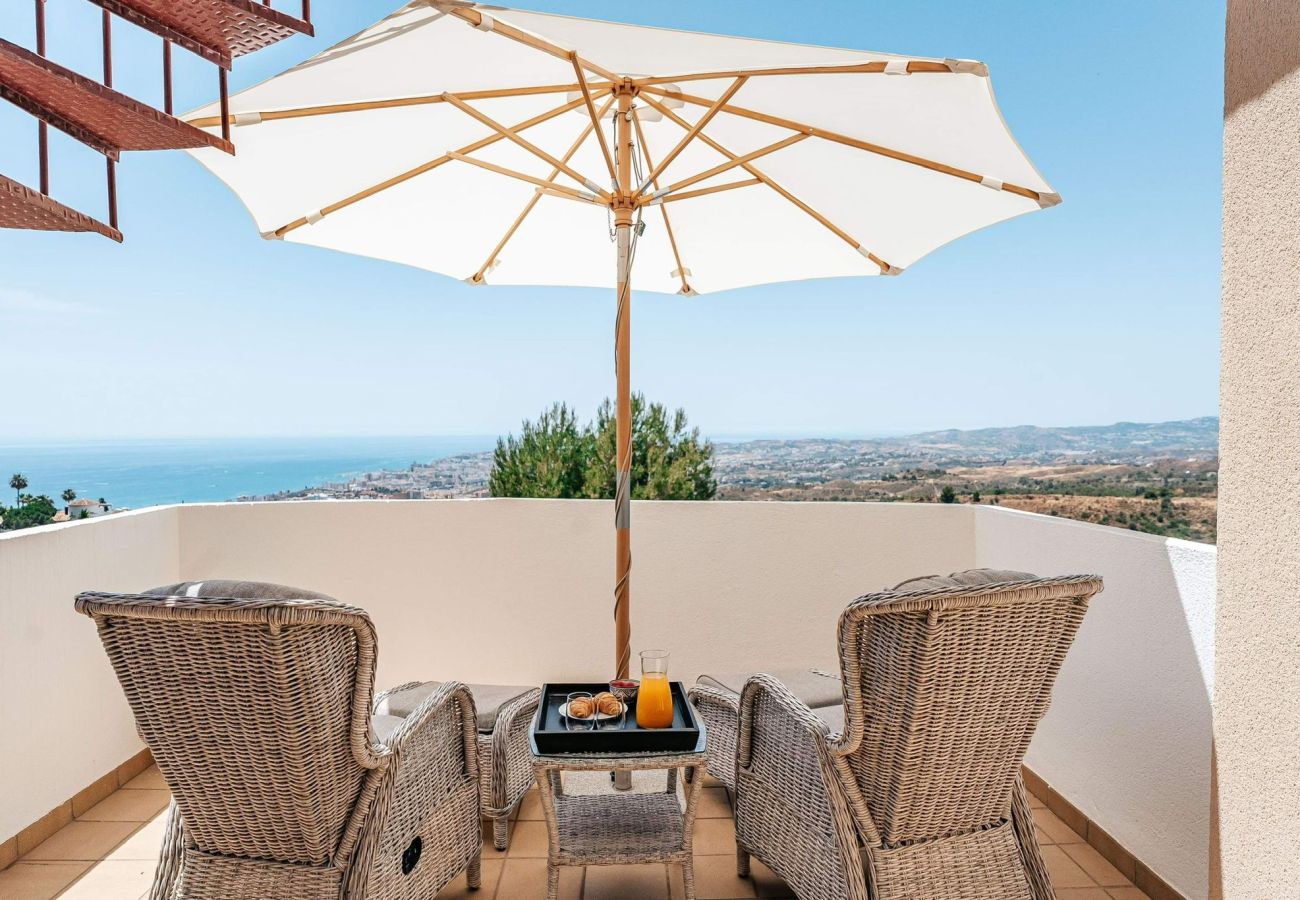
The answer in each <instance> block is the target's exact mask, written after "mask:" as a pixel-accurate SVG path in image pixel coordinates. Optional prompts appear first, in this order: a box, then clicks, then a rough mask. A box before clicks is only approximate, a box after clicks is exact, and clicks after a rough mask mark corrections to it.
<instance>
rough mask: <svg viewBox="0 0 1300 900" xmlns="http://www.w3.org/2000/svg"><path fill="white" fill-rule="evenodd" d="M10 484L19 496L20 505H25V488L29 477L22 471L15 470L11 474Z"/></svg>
mask: <svg viewBox="0 0 1300 900" xmlns="http://www.w3.org/2000/svg"><path fill="white" fill-rule="evenodd" d="M9 486H10V487H11V488H13V489H14V494H15V495H16V496H17V497H18V505H19V506H22V505H23V489H24V488H26V487H27V479H26V478H24V477H23V473H22V472H15V473H14V474H13V475H11V476H9Z"/></svg>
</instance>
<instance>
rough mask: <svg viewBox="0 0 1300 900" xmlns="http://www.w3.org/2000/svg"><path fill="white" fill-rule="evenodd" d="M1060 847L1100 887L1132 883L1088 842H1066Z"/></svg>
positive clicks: (1122, 885) (1123, 885) (1126, 885)
mask: <svg viewBox="0 0 1300 900" xmlns="http://www.w3.org/2000/svg"><path fill="white" fill-rule="evenodd" d="M1062 849H1064V850H1065V852H1066V853H1067V854H1069V857H1070V859H1072V860H1074V861H1075V862H1077V863H1078V864H1079V865H1080V867H1082V869H1083V871H1085V872H1087V873H1088V877H1089V878H1091V879H1092V880H1093V881H1095V882H1097V884H1099V885H1101V886H1102V887H1128V886H1130V885H1132V883H1133V882H1131V881H1129V880H1128V879H1127V878H1125V877H1124V873H1123V872H1121V871H1120V870H1119V869H1117V868H1115V867H1114V866H1113V865H1111V864H1110V861H1109V860H1108V859H1106V857H1104V856H1102V855H1101V854H1100V853H1098V852H1097V851H1096V849H1095V848H1093V847H1092V846H1091V845H1090V844H1067V845H1066V846H1065V847H1063V848H1062Z"/></svg>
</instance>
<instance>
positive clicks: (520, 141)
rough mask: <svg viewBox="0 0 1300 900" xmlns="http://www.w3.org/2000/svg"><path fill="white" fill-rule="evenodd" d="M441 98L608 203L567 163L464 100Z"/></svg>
mask: <svg viewBox="0 0 1300 900" xmlns="http://www.w3.org/2000/svg"><path fill="white" fill-rule="evenodd" d="M443 96H444V97H446V98H447V102H448V103H450V104H451V105H452V106H454V107H456V108H457V109H459V110H460V111H461V112H463V113H465V115H467V116H470V117H471V118H473V119H476V120H477V121H479V122H481V123H482V124H484V125H486V126H487V127H488V128H491V129H492V130H493V131H495V132H497V133H498V134H500V135H501V136H502V137H505V138H507V139H508V140H510V141H511V142H512V143H514V144H516V145H518V146H520V147H522V148H523V149H525V150H527V151H528V152H529V153H531V154H533V156H536V157H537V158H538V159H541V160H543V161H545V162H548V163H550V164H551V165H552V166H554V167H555V168H557V169H559V170H560V171H561V172H563V173H564V174H565V175H568V176H569V177H570V178H572V179H573V180H574V181H576V182H578V184H580V185H582V186H583V187H585V188H586V189H587V190H589V191H591V192H592V193H593V194H595V195H596V196H597V197H599V198H600V199H602V200H605V201H608V200H609V199H610V195H609V191H607V190H605V189H604V188H602V187H601V186H600V185H599V184H597V183H596V182H594V181H592V180H591V179H590V178H588V177H587V176H586V175H583V174H581V173H580V172H575V171H574V170H573V169H572V168H571V167H570V166H569V164H568V163H564V162H561V161H560V160H558V159H556V158H555V157H554V156H552V155H551V154H549V153H547V152H546V151H545V150H543V149H542V148H541V147H538V146H537V145H536V144H534V143H533V142H532V141H529V140H527V139H526V138H523V137H520V136H519V135H518V134H516V133H515V130H514V129H512V128H507V127H506V126H505V125H502V124H501V123H500V122H498V121H496V120H495V119H493V118H492V117H491V116H489V115H487V114H486V113H482V112H479V111H478V110H477V109H475V108H474V107H472V106H470V105H469V104H468V103H466V102H465V101H464V100H462V99H460V98H459V97H457V96H456V95H455V94H450V93H448V94H444V95H443ZM586 102H588V100H587V97H586V96H585V95H584V96H583V97H581V98H579V100H578V101H577V103H578V104H583V103H586Z"/></svg>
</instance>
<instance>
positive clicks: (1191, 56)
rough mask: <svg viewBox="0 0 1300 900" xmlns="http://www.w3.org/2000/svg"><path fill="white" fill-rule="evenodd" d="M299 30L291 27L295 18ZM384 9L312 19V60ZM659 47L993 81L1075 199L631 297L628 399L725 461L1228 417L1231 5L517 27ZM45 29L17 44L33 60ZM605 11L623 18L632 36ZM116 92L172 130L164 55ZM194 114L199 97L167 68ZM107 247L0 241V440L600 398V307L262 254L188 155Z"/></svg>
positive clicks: (512, 411) (134, 179)
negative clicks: (161, 107)
mask: <svg viewBox="0 0 1300 900" xmlns="http://www.w3.org/2000/svg"><path fill="white" fill-rule="evenodd" d="M290 5H292V4H290ZM398 5H400V4H399V2H398V0H347V2H343V0H318V2H316V3H315V4H313V6H314V12H315V18H316V25H317V33H318V36H317V37H316V38H315V39H314V40H309V39H306V38H295V39H293V40H290V41H287V42H285V43H283V44H281V45H278V46H276V47H273V48H271V49H269V50H266V51H263V52H261V53H259V54H256V55H253V56H250V57H246V58H244V59H241V60H239V61H238V62H237V64H236V67H235V71H234V73H233V75H232V79H231V83H232V88H233V89H235V90H238V89H240V88H242V87H245V86H247V85H249V84H252V83H254V82H256V81H260V80H262V79H263V78H266V77H267V76H269V75H272V74H274V73H276V72H278V71H281V70H282V69H284V68H286V67H287V66H289V65H292V64H293V63H296V62H298V61H300V60H301V59H304V58H306V57H308V56H311V55H313V54H314V53H316V52H318V51H319V50H321V49H323V48H324V47H326V46H328V45H330V44H332V43H334V42H335V41H337V40H339V39H341V38H342V37H345V36H347V35H349V34H351V33H353V32H355V31H357V30H359V29H360V28H362V27H364V26H365V25H367V24H369V23H370V22H372V21H374V20H376V19H378V18H380V17H381V16H382V15H384V14H386V13H387V12H389V11H390V10H392V9H393V8H396V7H397V6H398ZM528 5H529V6H530V7H531V8H535V9H539V10H546V11H553V12H561V13H567V14H573V15H586V16H593V17H603V18H615V17H623V18H625V19H627V20H631V21H637V22H640V23H644V24H653V25H663V26H670V27H677V28H688V29H694V30H700V31H717V32H727V33H736V34H743V35H748V36H754V37H762V38H770V39H776V40H789V41H798V42H804V43H820V44H832V45H836V46H848V47H859V48H862V49H870V50H882V51H890V52H897V53H902V54H917V55H925V56H937V57H969V58H976V59H981V60H984V61H985V62H987V63H988V64H989V66H990V68H991V71H992V75H993V79H994V86H995V87H996V89H997V92H998V99H999V102H1000V104H1001V106H1002V110H1003V113H1004V115H1005V116H1006V118H1007V121H1008V123H1009V125H1010V126H1011V128H1012V130H1013V131H1014V132H1015V134H1016V137H1017V138H1018V139H1019V141H1020V143H1021V145H1022V146H1023V147H1024V148H1025V150H1026V152H1027V153H1028V154H1029V155H1030V156H1031V158H1032V159H1033V160H1034V162H1035V163H1036V164H1037V166H1038V167H1039V169H1040V170H1041V171H1042V172H1043V173H1044V175H1045V176H1046V177H1047V178H1048V179H1049V180H1050V181H1051V182H1052V184H1053V186H1054V187H1055V188H1056V189H1057V190H1058V191H1060V193H1061V194H1062V195H1063V196H1064V197H1065V203H1064V204H1063V205H1062V206H1060V207H1058V208H1056V209H1053V210H1049V211H1047V212H1046V213H1043V214H1040V215H1032V216H1027V217H1024V218H1021V219H1017V220H1014V221H1011V222H1009V223H1005V224H1002V225H999V226H995V227H994V228H991V229H987V230H985V231H983V232H980V233H978V234H975V235H972V236H970V237H967V238H965V239H963V240H961V241H958V242H956V243H954V244H952V245H950V246H948V247H946V248H943V249H942V250H940V251H938V252H936V253H935V254H933V255H931V256H930V257H928V258H926V259H925V260H923V261H922V262H921V263H919V264H917V265H916V266H914V267H912V268H911V269H909V271H908V272H907V273H906V275H905V276H903V277H901V278H896V279H856V280H854V279H841V280H833V281H823V282H806V283H797V284H786V285H775V286H768V287H758V288H750V289H746V290H742V291H733V292H729V293H722V294H713V295H708V296H704V297H698V298H682V297H663V296H659V295H648V294H647V295H641V296H640V297H639V298H638V299H637V303H636V306H635V313H634V316H635V318H634V322H633V372H632V377H633V385H634V387H635V389H638V390H643V391H645V392H646V393H647V394H648V395H649V396H650V397H651V398H653V399H657V400H662V401H664V402H667V403H670V404H673V405H680V406H684V407H685V408H686V409H687V411H688V413H689V415H690V417H691V419H692V421H693V422H694V423H696V424H698V425H700V426H701V427H702V429H703V430H704V431H705V432H706V433H708V434H712V435H715V436H732V435H754V434H768V435H813V434H818V435H870V434H881V433H898V432H905V431H915V430H923V429H929V428H945V427H960V428H971V427H980V426H986V425H1015V424H1038V425H1074V424H1098V423H1107V422H1112V421H1117V420H1121V419H1127V420H1136V421H1153V420H1162V419H1177V418H1185V417H1190V416H1198V415H1212V414H1214V413H1215V411H1216V409H1217V405H1218V301H1219V258H1220V239H1219V219H1220V217H1219V209H1220V171H1221V135H1222V58H1223V21H1224V9H1223V4H1222V2H1217V0H1143V2H1140V3H1134V2H1132V0H1097V2H1091V3H1086V4H1084V3H1044V2H1041V0H991V2H982V3H978V4H976V3H968V2H959V0H873V2H870V3H863V2H860V0H856V2H847V0H846V2H820V3H800V4H792V3H785V2H782V3H777V2H757V0H744V2H742V0H711V2H708V3H699V2H686V0H663V2H658V3H655V4H641V5H631V6H629V7H628V8H627V12H626V13H624V12H623V11H622V10H621V9H619V8H617V7H615V6H613V5H610V4H603V3H602V4H598V3H593V2H581V0H532V2H531V3H530V4H528ZM30 7H31V4H30V3H27V2H22V3H19V2H11V3H5V4H3V9H0V36H4V37H6V38H9V39H11V40H16V41H18V42H20V43H22V44H24V45H26V46H29V47H30V46H32V45H33V39H32V24H31V8H30ZM48 7H49V13H48V15H49V49H50V55H51V56H52V57H54V58H55V59H57V60H59V61H60V62H63V63H65V64H67V65H71V66H72V67H74V68H77V69H79V70H81V71H84V72H87V73H90V74H97V73H98V70H99V65H100V62H99V54H98V32H97V27H98V25H97V23H98V19H97V15H96V13H97V9H96V8H95V7H92V6H91V5H90V4H87V3H85V2H82V0H49V2H48ZM616 10H617V12H616ZM115 37H116V39H117V40H116V43H115V64H116V70H117V86H118V87H120V88H122V89H123V90H126V91H127V92H128V93H132V94H134V95H135V96H139V97H141V98H143V99H146V100H149V101H150V102H155V103H159V104H160V103H161V99H160V97H161V87H160V84H161V79H160V76H159V71H160V63H159V58H160V57H159V54H160V50H159V42H158V41H157V39H155V38H153V37H151V36H145V35H142V34H141V33H140V32H137V31H135V30H134V29H132V28H130V27H129V26H127V25H125V23H120V22H119V23H118V26H117V28H116V32H115ZM176 59H177V63H178V65H177V70H176V72H177V74H176V80H177V86H178V94H177V107H178V109H189V108H191V107H193V106H196V105H198V104H199V103H202V102H205V101H207V100H209V99H211V97H212V96H213V94H214V93H215V88H216V76H215V72H214V70H213V69H212V67H211V66H208V65H206V64H203V63H200V62H198V61H197V60H194V59H193V58H192V57H189V56H188V54H185V53H183V52H178V53H177V54H176ZM0 106H3V107H4V108H3V109H0V135H2V136H3V140H0V171H2V172H4V173H6V174H8V175H10V176H12V177H16V178H18V179H19V180H21V181H24V182H26V183H28V184H33V185H34V184H35V183H36V140H35V125H34V124H32V121H31V120H30V119H28V118H27V117H26V116H25V115H23V114H22V113H20V112H18V111H17V110H16V109H14V108H13V107H10V106H8V105H7V104H0ZM52 171H53V185H54V194H55V196H56V197H58V198H60V199H64V200H65V201H68V202H71V203H73V205H77V206H79V207H81V208H84V209H86V210H87V211H89V212H92V213H94V214H97V215H102V210H103V208H104V199H103V186H102V179H103V164H102V162H101V160H100V159H99V157H97V156H95V155H94V154H92V153H90V152H89V151H86V150H84V149H82V148H80V147H79V146H78V145H75V144H74V143H73V142H72V141H71V140H70V139H67V138H65V137H63V136H62V135H55V136H54V137H53V161H52ZM119 197H120V207H121V223H122V228H123V231H124V232H125V233H126V243H125V244H124V245H122V246H118V245H116V244H113V243H111V242H109V241H107V240H104V239H102V238H97V237H92V236H79V235H72V236H68V235H54V234H43V233H34V232H13V231H0V342H2V343H3V350H2V351H0V381H3V383H4V384H5V385H6V388H7V389H6V391H5V403H4V411H3V413H0V443H3V442H4V439H5V438H6V437H11V438H14V439H60V438H66V437H74V438H75V437H95V438H116V437H124V438H125V437H171V436H178V437H179V436H184V437H203V436H257V435H318V434H319V435H369V434H379V435H383V434H394V435H395V434H493V433H499V432H502V431H505V430H509V429H511V428H515V427H517V424H518V422H519V420H520V419H522V418H524V417H527V416H532V415H534V414H535V413H536V412H537V411H538V410H540V409H541V408H542V407H544V406H545V405H547V404H549V403H550V402H551V401H553V400H566V401H569V402H570V403H574V404H576V405H577V406H578V408H579V409H580V410H581V411H582V412H584V413H590V412H591V411H592V410H593V409H594V406H595V404H596V403H597V402H598V401H599V399H600V398H601V397H603V396H605V395H607V394H608V393H610V392H611V391H612V390H613V372H612V365H611V357H612V352H611V344H612V328H613V303H614V301H613V292H612V290H610V291H595V290H567V289H566V290H560V289H527V288H495V289H492V290H482V289H472V288H469V287H467V286H465V285H462V284H461V283H459V282H457V281H455V280H453V279H449V278H445V277H441V276H438V275H433V274H430V273H427V272H422V271H417V270H413V269H407V268H403V267H400V266H395V265H392V264H389V263H383V262H378V261H371V260H366V259H359V258H355V257H350V256H345V255H341V254H336V253H331V252H329V251H325V250H319V249H316V248H310V247H302V246H295V245H291V244H287V243H282V242H266V241H263V240H261V239H260V238H259V237H258V236H257V234H256V230H255V229H254V227H253V226H252V223H251V221H250V220H249V218H248V217H247V215H246V214H245V212H244V211H243V208H242V207H241V206H240V204H239V203H238V201H237V200H236V199H235V197H234V196H233V195H232V194H230V193H229V192H228V191H227V190H226V189H225V188H224V187H222V186H221V185H220V184H219V183H218V182H217V181H216V180H215V179H214V178H212V177H211V176H210V175H208V174H207V173H206V172H205V171H204V170H202V169H201V168H200V167H199V166H198V164H197V163H195V162H193V161H192V160H191V159H189V157H188V156H186V155H184V154H181V153H161V154H134V155H128V156H127V158H126V159H125V161H124V162H123V164H122V165H121V166H120V167H119Z"/></svg>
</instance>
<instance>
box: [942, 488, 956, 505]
mask: <svg viewBox="0 0 1300 900" xmlns="http://www.w3.org/2000/svg"><path fill="white" fill-rule="evenodd" d="M939 502H940V503H956V502H957V492H956V491H954V490H953V489H952V485H951V484H945V485H944V486H943V490H942V491H940V492H939Z"/></svg>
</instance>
